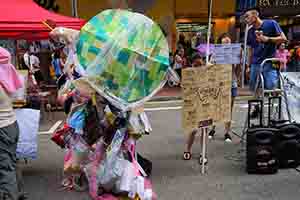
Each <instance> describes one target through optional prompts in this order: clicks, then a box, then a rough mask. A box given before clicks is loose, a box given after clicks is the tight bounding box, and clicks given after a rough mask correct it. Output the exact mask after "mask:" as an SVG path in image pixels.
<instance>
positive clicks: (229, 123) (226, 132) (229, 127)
mask: <svg viewBox="0 0 300 200" xmlns="http://www.w3.org/2000/svg"><path fill="white" fill-rule="evenodd" d="M234 100H235V97H231V117H230V121H229V122H225V140H226V135H228V136H229V137H228V139H230V140H231V135H230V132H231V121H232V111H233V106H234Z"/></svg>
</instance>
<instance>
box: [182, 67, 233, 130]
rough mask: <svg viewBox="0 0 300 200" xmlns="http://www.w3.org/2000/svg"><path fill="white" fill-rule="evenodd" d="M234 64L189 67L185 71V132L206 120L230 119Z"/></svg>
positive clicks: (219, 120)
mask: <svg viewBox="0 0 300 200" xmlns="http://www.w3.org/2000/svg"><path fill="white" fill-rule="evenodd" d="M231 81H232V66H231V65H213V66H205V67H201V68H186V69H184V70H183V71H182V88H183V99H184V103H183V127H184V130H185V132H186V133H190V132H191V131H192V129H194V128H198V127H199V124H200V123H201V122H202V121H205V120H213V121H214V122H227V121H230V120H231Z"/></svg>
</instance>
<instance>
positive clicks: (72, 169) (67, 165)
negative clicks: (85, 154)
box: [64, 149, 80, 174]
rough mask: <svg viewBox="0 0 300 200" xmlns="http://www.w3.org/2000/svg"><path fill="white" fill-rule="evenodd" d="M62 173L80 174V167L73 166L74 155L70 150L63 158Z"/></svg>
mask: <svg viewBox="0 0 300 200" xmlns="http://www.w3.org/2000/svg"><path fill="white" fill-rule="evenodd" d="M64 173H65V174H73V173H80V165H75V164H74V155H73V152H72V150H71V149H68V150H67V152H66V154H65V157H64Z"/></svg>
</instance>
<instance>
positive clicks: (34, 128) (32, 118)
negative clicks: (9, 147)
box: [15, 109, 40, 159]
mask: <svg viewBox="0 0 300 200" xmlns="http://www.w3.org/2000/svg"><path fill="white" fill-rule="evenodd" d="M15 112H16V117H17V122H18V125H19V130H20V136H19V141H18V147H17V158H19V159H21V158H26V159H36V158H37V152H38V149H37V148H38V138H37V134H38V130H39V124H40V111H39V110H33V109H17V110H15Z"/></svg>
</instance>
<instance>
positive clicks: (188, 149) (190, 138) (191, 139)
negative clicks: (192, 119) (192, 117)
mask: <svg viewBox="0 0 300 200" xmlns="http://www.w3.org/2000/svg"><path fill="white" fill-rule="evenodd" d="M196 134H197V130H193V131H192V132H191V134H190V135H189V136H188V139H187V143H186V149H185V150H186V151H185V152H190V153H191V152H192V146H193V144H194V141H195V137H196Z"/></svg>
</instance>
